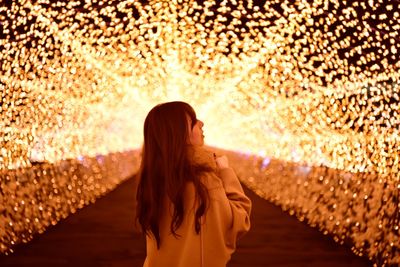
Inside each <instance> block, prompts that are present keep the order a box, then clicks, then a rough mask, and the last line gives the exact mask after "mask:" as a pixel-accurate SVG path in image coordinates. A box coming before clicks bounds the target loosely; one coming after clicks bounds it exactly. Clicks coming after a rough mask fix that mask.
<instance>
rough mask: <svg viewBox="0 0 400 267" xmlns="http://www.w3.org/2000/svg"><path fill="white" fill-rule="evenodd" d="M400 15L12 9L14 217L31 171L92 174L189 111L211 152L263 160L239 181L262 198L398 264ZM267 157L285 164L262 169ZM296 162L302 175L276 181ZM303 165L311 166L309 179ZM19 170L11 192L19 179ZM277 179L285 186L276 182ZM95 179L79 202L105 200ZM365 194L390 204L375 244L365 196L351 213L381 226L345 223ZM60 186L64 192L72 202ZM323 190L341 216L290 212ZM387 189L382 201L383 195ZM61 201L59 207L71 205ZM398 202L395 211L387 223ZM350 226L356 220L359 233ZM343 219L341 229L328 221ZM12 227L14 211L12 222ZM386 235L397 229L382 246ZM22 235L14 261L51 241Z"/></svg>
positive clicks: (390, 9)
mask: <svg viewBox="0 0 400 267" xmlns="http://www.w3.org/2000/svg"><path fill="white" fill-rule="evenodd" d="M399 10H400V9H399V5H398V3H397V2H396V1H335V0H324V1H322V0H314V1H311V2H310V1H304V0H293V1H288V0H286V1H273V0H271V1H255V0H254V1H251V0H249V1H241V0H240V1H239V0H238V1H236V0H231V1H226V0H224V1H190V0H172V1H136V0H125V1H116V0H114V1H95V0H93V1H83V0H82V1H46V0H37V1H9V2H5V3H2V4H1V6H0V22H1V27H2V28H1V29H0V38H1V39H0V62H1V72H0V89H1V97H0V114H1V122H0V123H1V129H2V131H1V132H0V138H1V139H0V140H1V150H0V170H1V171H2V175H1V177H0V178H1V180H0V185H1V190H2V191H1V192H2V194H3V196H1V197H2V198H3V199H6V198H8V201H7V204H6V205H2V206H1V204H0V210H1V209H2V208H3V209H6V208H10V207H11V209H14V208H15V207H18V205H20V203H21V201H25V202H27V201H26V199H24V196H25V198H26V197H27V196H28V195H29V192H26V194H25V195H23V194H22V195H19V199H14V200H12V201H11V200H9V199H10V198H9V197H10V196H8V195H6V194H5V193H4V192H12V190H11V191H7V190H9V189H10V188H12V184H14V183H17V182H18V176H19V175H21V176H24V177H27V176H26V175H27V174H26V173H30V172H31V171H32V169H35V168H38V169H40V168H41V167H40V166H41V165H38V164H49V165H43V166H54V168H58V167H57V166H59V164H61V163H60V162H65V161H69V160H73V163H71V166H72V167H71V168H79V167H76V166H80V165H81V164H82V160H77V159H82V158H87V159H90V160H93V159H96V157H98V156H99V155H103V156H104V155H114V154H116V155H120V154H118V153H122V154H121V155H126V154H124V153H128V154H129V153H130V152H129V151H136V149H138V148H140V146H141V142H142V125H143V120H144V117H145V115H146V114H147V112H148V111H149V109H150V108H151V107H152V106H154V105H155V104H157V103H160V102H164V101H170V100H184V101H187V102H189V103H190V104H191V105H192V106H193V107H194V108H195V110H196V111H197V113H198V117H200V118H201V119H202V120H203V121H204V122H205V126H204V129H205V134H206V143H207V144H208V145H211V146H214V147H219V148H223V149H226V150H230V151H236V152H238V153H239V154H237V155H241V154H242V153H245V154H246V155H247V154H251V155H254V158H253V157H250V158H248V164H250V165H251V164H254V166H253V165H252V166H253V167H252V168H251V171H250V170H249V171H248V173H246V172H245V171H244V170H243V171H242V172H241V174H242V180H243V182H245V183H246V184H248V185H249V186H251V187H252V188H253V189H254V190H255V191H256V192H258V194H260V195H264V196H265V197H266V198H268V199H271V200H273V201H274V202H276V203H277V204H279V205H281V206H283V207H287V209H291V210H292V211H293V212H294V213H296V214H297V215H299V214H302V215H299V216H300V217H301V216H303V218H307V220H308V222H309V223H310V224H311V225H315V226H318V227H320V229H321V230H323V231H328V232H330V233H334V235H335V236H336V238H338V241H344V240H345V239H347V238H350V239H351V240H352V242H353V243H354V244H355V245H354V247H353V248H354V250H355V252H356V253H363V254H367V255H368V257H370V258H371V259H373V260H374V261H375V262H377V264H378V265H385V264H389V263H394V262H397V263H398V262H399V261H400V256H399V254H398V252H397V253H394V252H393V251H394V250H396V249H399V245H398V244H399V242H397V241H399V236H400V232H399V231H400V230H399V229H398V227H397V230H396V229H395V230H393V229H392V228H391V227H392V226H393V225H396V224H397V225H398V224H399V209H400V207H399V204H398V196H399V190H400V174H399V173H400V172H399V169H398V168H399V156H400V151H399V144H400V140H399V126H400V117H399V112H400V111H399V94H400V90H399V89H400V88H399V85H400V83H399V76H400V63H399V62H400V61H398V58H399V53H400V42H399V38H400V37H399V33H400V16H399V12H400V11H399ZM135 155H136V154H129V158H130V161H129V162H136V161H134V160H132V158H135V157H136V156H135ZM237 155H236V156H237ZM232 157H235V156H234V155H232ZM266 159H268V160H269V159H273V162H275V161H276V162H280V163H279V164H281V165H282V166H283V167H282V166H280V167H279V166H278V165H279V164H278V163H276V164H275V165H274V164H272V165H270V164H267V165H268V166H269V167H268V168H267V167H265V168H264V167H263V164H261V165H260V164H258V163H257V162H258V161H259V160H261V162H264V160H266ZM74 160H75V161H74ZM76 160H77V161H76ZM96 162H97V161H96ZM112 162H114V164H115V162H117V161H116V160H115V159H114V161H112ZM254 162H255V163H254ZM285 162H286V163H285ZM93 164H94V165H93V166H97V165H96V164H100V163H93ZM132 164H133V163H132ZM135 164H136V163H135ZM285 164H287V165H285ZM100 165H101V164H100ZM73 166H75V167H73ZM91 166H92V165H91ZM101 166H103V165H101ZM107 166H108V167H109V168H111V169H112V168H115V169H113V171H112V172H113V175H112V177H116V176H118V170H120V169H118V167H116V165H115V166H113V164H109V165H107ZM124 166H126V165H124ZM246 166H247V165H246ZM271 166H274V167H271ZM277 166H278V167H277ZM284 166H287V170H289V171H288V172H289V173H290V175H289V174H288V175H286V176H282V174H280V175H278V173H279V172H278V173H275V172H274V171H276V170H277V169H279V168H284ZM292 166H300V167H299V168H303V169H301V170H303V171H304V168H306V169H307V168H310V169H307V171H305V172H304V173H306V174H304V173H303V174H299V173H298V171H297V169H296V168H297V167H296V168H294V167H292ZM301 166H303V167H301ZM304 166H307V167H304ZM103 167H104V166H103ZM103 167H102V168H103ZM43 168H45V167H43ZM46 168H50V167H46ZM93 168H99V167H93ZM89 169H90V168H89ZM133 169H134V168H132V170H133ZM292 169H296V171H290V170H292ZM22 170H24V171H22ZM132 170H131V172H132ZM109 171H110V170H109V169H108V170H106V169H104V171H103V172H100V173H101V174H100V176H99V172H97V176H98V178H99V179H100V178H101V177H103V179H105V180H104V181H103V182H99V181H97V183H98V184H103V185H105V184H107V183H108V186H106V187H107V188H111V187H112V186H115V185H116V184H118V183H119V182H120V181H121V179H122V178H121V179H114V178H113V179H112V181H111V180H107V178H106V177H107V176H108V175H109ZM114 171H115V172H114ZM10 173H14V174H13V176H12V177H14V178H15V179H14V178H13V179H14V180H13V179H11V180H12V181H11V180H10V179H9V180H7V179H6V178H5V177H11V176H10V175H11V174H10ZM15 173H17V174H15ZM56 173H57V172H56ZM61 173H64V172H61ZM71 173H73V172H68V171H66V172H65V173H64V174H59V175H58V174H57V175H56V176H57V177H58V178H56V177H53V176H52V175H48V174H45V175H44V177H47V178H48V179H52V178H54V179H58V180H57V181H56V182H52V184H57V183H59V181H64V182H65V181H69V182H65V183H64V182H63V183H61V182H60V184H62V185H67V184H70V185H71V183H75V182H76V181H75V182H74V181H73V179H72V178H71V177H70V175H71ZM83 173H86V172H83ZM250 173H251V174H250ZM268 173H274V174H276V175H275V176H276V177H280V179H279V181H277V180H274V178H271V179H267V180H265V179H266V178H265V177H270V176H268ZM86 174H87V175H86V176H85V177H86V178H87V179H86V178H85V179H86V180H85V181H86V182H87V184H86V182H85V183H82V184H80V185H79V186H78V187H79V188H80V189H79V190H80V191H81V192H80V193H77V194H78V195H77V196H78V198H79V196H80V197H81V198H82V199H92V197H93V196H98V195H99V194H103V193H104V192H105V191H106V190H94V191H93V190H86V189H85V188H86V185H87V186H89V187H90V184H91V183H93V181H94V180H90V179H89V177H92V176H93V175H94V176H96V174H93V170H87V173H86ZM7 175H8V176H7ZM296 175H298V176H296ZM302 175H303V176H304V175H305V176H306V177H308V178H307V179H308V180H307V179H305V178H304V179H305V180H307V181H303V180H302V181H301V182H298V183H297V182H295V183H292V186H294V187H293V191H290V189H289V188H292V187H286V188H287V191H282V190H285V186H284V185H285V177H286V178H287V180H286V182H288V181H292V178H289V177H293V179H294V180H296V179H300V178H301V177H302ZM335 175H337V177H336V176H335ZM246 177H247V178H246ZM249 177H250V178H249ZM262 177H264V178H262ZM296 177H297V178H296ZM299 177H300V178H299ZM319 177H322V178H321V179H322V180H320V178H319ZM340 177H342V178H340ZM343 177H348V180H350V181H351V182H349V183H350V184H351V185H352V186H354V187H352V186H350V185H349V184H348V183H347V182H346V183H345V182H343V181H345V180H346V179H344V178H343ZM349 177H351V178H349ZM47 178H46V179H47ZM32 179H33V178H32ZM77 179H78V181H79V180H80V179H81V178H80V176H79V177H78V178H77ZM326 179H327V180H326ZM89 180H90V181H89ZM296 181H297V180H296ZM324 181H330V182H328V183H326V184H324V183H325V182H324ZM340 181H342V182H341V183H340ZM358 181H359V182H360V183H359V184H358V185H359V186H358V187H357V182H358ZM378 181H379V182H378ZM273 182H274V183H273ZM268 183H273V184H272V185H270V186H269V185H268ZM330 183H335V184H330ZM361 183H364V185H363V186H365V187H362V188H365V190H367V191H368V190H369V191H373V192H375V191H376V190H381V191H380V192H381V193H382V194H388V196H387V202H385V203H384V204H382V203H381V204H380V206H379V207H381V210H383V211H382V212H381V213H379V212H378V214H380V215H379V216H378V215H376V214H375V215H376V216H375V218H376V220H378V221H377V225H381V227H377V228H376V229H375V228H374V229H375V230H374V231H376V232H372V233H369V232H368V234H365V232H366V231H367V230H365V229H364V228H362V229H364V230H362V231H364V232H363V233H364V234H361V233H360V231H361V230H360V229H361V228H357V227H358V226H357V227H355V228H354V229H353V228H351V227H353V226H352V224H351V223H353V222H354V224H356V222H358V223H359V224H361V223H362V221H363V220H364V222H369V221H372V220H373V219H372V217H373V216H372V215H371V214H372V213H371V212H369V211H368V210H372V208H368V207H367V206H366V204H365V203H366V202H365V201H367V199H368V198H369V196H368V194H364V195H363V196H362V197H366V199H365V201H364V202H365V203H364V202H363V201H359V202H354V203H356V204H353V206H354V209H360V210H363V212H366V214H367V215H368V216H367V217H365V216H364V217H365V218H358V219H354V218H353V217H351V215H349V214H347V213H346V214H347V215H346V216H344V215H343V213H344V212H347V211H346V206H345V204H344V203H345V202H344V201H348V198H347V196H349V195H351V196H353V194H358V195H359V193H360V190H364V189H361V186H360V184H361ZM365 183H366V184H365ZM50 185H51V183H48V186H50ZM328 185H329V186H328ZM381 185H382V186H381ZM383 185H385V186H384V187H383ZM345 186H346V187H345ZM59 187H60V188H59ZM62 187H63V186H61V185H60V186H57V190H59V191H61V192H63V189H62ZM100 187H101V186H100ZM268 187H269V188H268ZM35 188H36V187H35ZM67 188H68V186H67ZM374 188H376V190H375V191H374ZM379 188H381V189H379ZM6 189H7V190H6ZM317 189H318V190H321V191H322V192H324V193H326V195H324V196H325V197H326V199H325V200H324V201H323V202H322V204H320V207H328V206H329V207H330V208H329V209H330V210H335V211H334V212H333V213H332V214H334V215H328V214H330V213H329V212H327V213H326V214H324V213H323V212H319V213H318V214H317V215H315V213H314V210H313V209H312V207H310V206H307V203H306V202H304V203H303V202H301V201H299V202H300V203H303V204H304V205H297V204H296V203H294V202H291V199H294V198H293V196H294V195H296V194H298V195H302V194H299V192H302V193H304V194H305V193H309V195H307V197H311V198H313V197H314V196H315V194H318V193H317V192H318V190H317ZM342 189H343V190H342ZM32 190H37V188H36V189H32ZM268 190H269V191H268ZM346 190H347V191H346ZM67 191H68V190H67ZM267 191H268V192H269V193H266V192H267ZM289 191H290V192H289ZM342 191H343V192H342ZM345 191H346V192H347V193H344V192H345ZM32 192H33V191H32ZM336 192H340V193H337V194H336ZM356 192H358V193H356ZM342 193H343V194H342ZM321 194H322V193H321ZM362 194H363V193H362ZM374 194H375V195H374V196H375V197H374V198H373V199H378V198H379V196H381V195H379V194H378V193H376V192H375V193H374ZM61 195H62V197H61V199H60V200H59V201H67V200H70V199H71V195H70V194H61ZM328 196H331V198H329V197H328ZM74 197H76V196H74ZM354 199H356V197H354ZM396 199H397V200H396ZM389 200H391V201H389ZM85 201H86V200H85ZM85 201H84V202H85ZM396 201H397V204H396ZM78 202H79V201H78ZM86 202H87V201H86ZM86 202H85V203H86ZM4 203H6V202H4ZM15 203H17V204H15ZM18 203H19V204H18ZM357 203H358V204H357ZM325 204H326V205H325ZM7 205H8V206H7ZM55 205H56V204H55ZM57 205H59V204H57ZM71 205H72V204H71ZM334 205H335V207H340V208H341V209H336V208H332V207H333V206H334ZM376 205H378V204H376ZM391 205H394V208H393V209H395V212H385V211H387V210H386V207H388V209H389V206H390V207H391ZM6 206H7V207H6ZM50 206H51V205H50ZM72 206H73V205H72ZM72 206H71V207H72ZM353 206H352V207H353ZM57 207H58V206H57ZM17 209H18V208H17ZM349 209H352V208H349ZM390 209H391V208H390ZM55 210H57V209H55ZM299 211H301V212H299ZM57 212H60V211H57ZM70 212H71V210H64V211H62V212H61V213H62V214H64V216H66V215H67V214H69V213H70ZM335 212H336V213H335ZM39 213H40V212H39ZM16 214H17V213H16ZM388 214H389V215H388ZM339 215H340V216H341V217H340V216H339ZM342 215H343V216H342ZM15 216H17V215H15ZM35 216H36V215H35ZM46 216H47V215H46ZM46 216H42V219H40V220H44V221H46V222H47V224H46V223H44V224H43V225H45V226H46V225H49V222H51V221H52V220H53V221H54V220H56V221H57V220H59V219H61V217H62V216H61V217H60V216H56V218H57V219H54V218H53V217H52V219H46V218H48V216H47V217H46ZM49 216H50V215H49ZM330 216H339V217H337V218H340V219H336V220H333V219H330V218H331V217H330ZM354 216H355V217H356V215H354ZM17 217H18V216H17ZM332 218H333V217H332ZM14 220H16V221H17V220H18V219H14ZM38 220H39V219H38ZM347 220H350V221H348V222H347V225H350V224H351V225H350V226H348V227H347V226H346V227H347V228H346V227H345V225H346V221H347ZM332 221H334V222H335V223H337V224H336V226H335V227H330V226H327V225H328V224H324V223H325V222H332ZM350 222H351V223H350ZM10 223H11V224H13V222H11V221H10V220H9V217H7V216H2V215H0V226H1V225H7V224H8V225H9V224H10ZM14 224H15V222H14ZM28 224H29V222H27V224H26V225H28ZM382 225H384V226H385V227H386V228H390V229H391V230H390V231H389V230H388V231H389V232H390V234H388V235H384V237H382V238H381V239H379V238H377V237H376V236H375V237H373V236H374V234H376V233H378V232H379V231H381V229H382V227H383V226H382ZM341 227H343V228H341ZM385 227H383V228H385ZM1 228H2V227H0V229H1ZM20 228H21V229H22V230H21V231H19V230H15V228H13V230H10V231H4V232H0V238H2V239H1V240H2V241H1V242H0V244H1V245H2V247H1V248H0V249H1V250H0V251H6V250H7V249H9V248H10V247H11V246H12V245H13V244H14V243H18V242H21V240H29V239H30V237H31V236H32V234H33V233H34V232H35V231H37V230H32V229H31V228H29V226H26V227H24V224H23V223H22V224H21V225H20ZM42 228H43V229H44V228H45V227H42ZM42 228H40V229H42ZM3 229H5V228H3ZM10 229H11V228H10ZM23 229H30V231H31V232H30V233H29V234H28V235H29V237H26V236H24V237H21V236H20V233H21V232H23ZM35 229H36V228H35ZM343 229H346V230H343ZM371 231H372V230H371ZM339 232H340V233H341V234H340V235H339V234H338V233H339ZM355 233H359V234H358V235H357V234H355ZM379 233H381V232H379ZM385 233H386V232H385ZM24 235H26V233H24ZM3 237H4V238H3ZM5 237H7V238H5ZM9 240H12V242H13V243H10V242H9ZM388 240H389V241H388ZM376 242H377V243H376ZM396 242H397V243H396ZM367 243H368V244H369V245H366V244H367ZM387 244H389V245H387ZM390 244H393V245H390Z"/></svg>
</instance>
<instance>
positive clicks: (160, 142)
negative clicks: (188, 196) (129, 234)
mask: <svg viewBox="0 0 400 267" xmlns="http://www.w3.org/2000/svg"><path fill="white" fill-rule="evenodd" d="M188 116H189V117H190V119H191V121H192V125H190V127H192V128H193V126H194V125H195V123H196V122H197V118H196V113H195V111H194V110H193V108H192V107H191V106H190V105H189V104H187V103H185V102H180V101H174V102H167V103H163V104H159V105H157V106H155V107H154V108H153V109H152V110H150V112H149V113H148V115H147V117H146V119H145V122H144V144H143V150H142V162H141V167H140V172H139V179H140V180H139V185H138V191H137V196H136V200H137V213H136V217H137V221H138V222H139V224H140V227H141V229H142V231H143V233H145V234H147V235H150V234H153V235H154V237H155V239H156V241H157V247H158V248H160V244H161V239H160V231H159V222H160V219H161V216H162V213H163V211H164V207H165V203H164V201H165V197H167V198H168V199H169V200H170V201H171V203H172V205H173V208H174V212H173V216H172V222H171V226H170V227H171V232H172V233H173V234H174V235H175V236H176V237H177V236H178V235H177V234H176V231H177V229H178V228H179V226H180V225H181V224H182V222H183V219H184V205H185V203H184V199H183V194H182V192H184V189H185V185H186V183H187V182H193V184H194V187H195V193H196V200H197V203H198V205H197V209H196V212H195V231H196V233H197V234H198V233H199V232H200V227H201V225H200V218H201V216H202V215H203V214H204V213H205V212H206V209H207V205H208V201H209V195H208V192H207V190H206V188H205V186H204V185H203V184H202V183H201V181H200V179H199V178H200V174H201V173H202V172H206V171H209V170H210V168H208V167H207V166H201V165H194V164H193V162H191V160H190V158H189V157H188V136H189V130H188V129H189V125H188V123H189V122H188V118H187V117H188Z"/></svg>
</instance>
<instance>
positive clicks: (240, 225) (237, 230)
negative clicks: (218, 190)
mask: <svg viewBox="0 0 400 267" xmlns="http://www.w3.org/2000/svg"><path fill="white" fill-rule="evenodd" d="M219 176H220V178H221V180H222V182H223V186H224V189H225V193H226V196H227V198H228V200H229V204H230V207H231V212H232V223H231V227H230V228H229V229H228V233H227V237H226V238H227V240H226V241H227V245H228V246H231V247H232V248H233V249H235V247H236V240H237V239H238V238H240V237H242V236H243V235H244V234H245V233H247V232H248V231H249V230H250V212H251V201H250V199H249V198H248V197H247V196H246V195H245V194H244V191H243V188H242V186H241V184H240V182H239V179H238V177H237V176H236V174H235V172H234V171H233V169H232V168H226V169H222V170H220V172H219Z"/></svg>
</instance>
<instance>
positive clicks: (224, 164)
mask: <svg viewBox="0 0 400 267" xmlns="http://www.w3.org/2000/svg"><path fill="white" fill-rule="evenodd" d="M214 158H215V162H216V163H217V168H218V169H219V170H223V169H227V168H229V161H228V158H227V157H226V156H225V155H223V156H217V155H215V154H214Z"/></svg>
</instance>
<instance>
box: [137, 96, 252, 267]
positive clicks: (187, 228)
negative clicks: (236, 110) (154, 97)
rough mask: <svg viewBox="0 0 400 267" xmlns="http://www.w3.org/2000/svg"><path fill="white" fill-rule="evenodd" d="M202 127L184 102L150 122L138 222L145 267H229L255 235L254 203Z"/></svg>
mask: <svg viewBox="0 0 400 267" xmlns="http://www.w3.org/2000/svg"><path fill="white" fill-rule="evenodd" d="M203 125H204V124H203V122H202V121H200V120H198V119H197V118H196V113H195V111H194V110H193V108H192V107H191V106H190V105H189V104H187V103H185V102H178V101H175V102H168V103H163V104H159V105H157V106H155V107H154V108H153V109H152V110H151V111H150V112H149V114H148V115H147V117H146V120H145V122H144V144H143V151H142V162H141V168H140V173H139V179H140V180H139V185H138V192H137V221H138V223H139V225H140V228H141V229H142V231H143V233H145V234H146V251H147V256H146V259H145V262H144V265H143V266H144V267H159V266H162V267H198V266H202V267H223V266H226V264H227V263H228V261H229V259H230V258H231V254H232V253H233V252H234V251H235V248H236V241H237V239H238V238H239V237H241V236H242V235H243V234H244V233H246V232H247V231H249V229H250V210H251V201H250V199H249V198H248V197H247V196H246V195H245V194H244V192H243V189H242V187H241V185H240V183H239V180H238V178H237V176H236V174H235V172H234V171H233V169H232V168H230V167H229V163H228V159H227V157H226V156H220V157H217V156H216V155H215V154H214V153H213V152H211V151H208V150H206V149H205V148H204V147H203V145H204V135H203V130H202V127H203Z"/></svg>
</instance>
